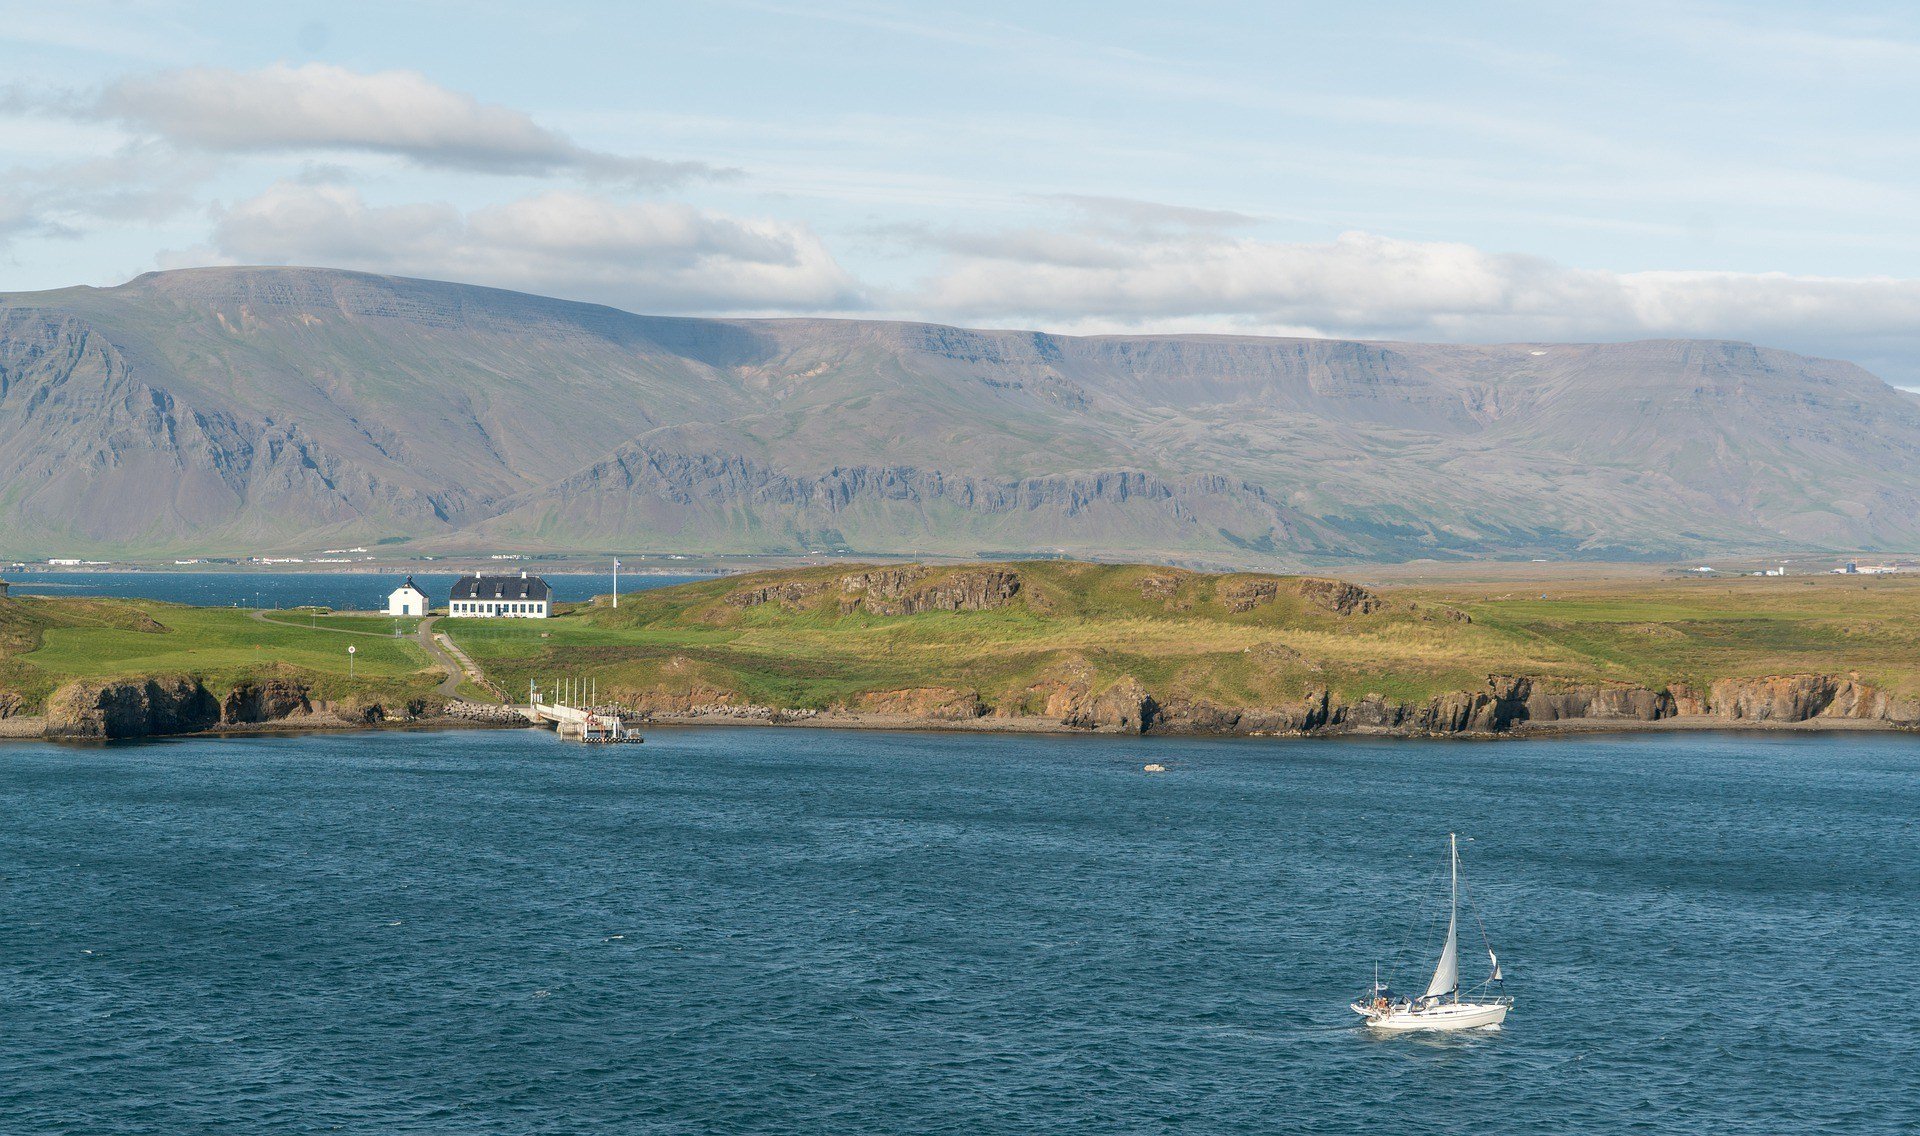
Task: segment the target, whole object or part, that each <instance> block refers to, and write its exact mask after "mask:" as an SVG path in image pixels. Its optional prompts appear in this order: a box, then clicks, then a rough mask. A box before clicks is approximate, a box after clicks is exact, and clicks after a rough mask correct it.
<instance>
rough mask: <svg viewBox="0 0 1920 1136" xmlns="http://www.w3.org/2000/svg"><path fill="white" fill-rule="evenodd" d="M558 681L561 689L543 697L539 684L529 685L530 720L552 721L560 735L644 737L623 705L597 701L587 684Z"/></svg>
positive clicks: (628, 739)
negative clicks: (631, 723) (628, 721)
mask: <svg viewBox="0 0 1920 1136" xmlns="http://www.w3.org/2000/svg"><path fill="white" fill-rule="evenodd" d="M555 685H556V687H557V690H558V693H555V694H549V695H546V696H545V697H542V695H541V692H540V691H539V689H538V688H535V687H533V686H531V685H529V687H528V690H527V708H526V710H525V711H524V713H525V714H526V716H527V720H528V721H530V722H535V723H540V724H548V725H551V726H553V728H554V729H555V731H557V732H558V733H559V734H560V736H561V737H563V738H568V737H570V738H577V739H579V740H580V741H583V742H639V741H641V740H643V739H642V738H641V737H640V735H639V734H638V733H636V732H634V730H633V728H632V727H631V726H630V725H628V723H627V720H626V711H625V710H624V709H623V708H621V707H619V706H612V705H607V704H604V703H597V701H596V700H595V699H594V697H593V695H592V693H591V692H590V689H591V688H587V687H585V684H583V683H577V682H562V683H557V684H555ZM583 696H584V697H583ZM580 703H584V704H580Z"/></svg>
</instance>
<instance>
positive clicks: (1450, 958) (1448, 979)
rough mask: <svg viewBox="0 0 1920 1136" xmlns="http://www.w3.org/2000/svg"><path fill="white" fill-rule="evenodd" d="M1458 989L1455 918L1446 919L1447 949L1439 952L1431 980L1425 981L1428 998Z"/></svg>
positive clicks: (1458, 962)
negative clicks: (1437, 964) (1438, 961)
mask: <svg viewBox="0 0 1920 1136" xmlns="http://www.w3.org/2000/svg"><path fill="white" fill-rule="evenodd" d="M1458 989H1460V940H1459V935H1458V933H1457V928H1456V926H1455V920H1453V919H1449V920H1447V949H1446V950H1443V951H1441V952H1440V965H1439V966H1436V967H1434V968H1433V981H1432V982H1429V983H1427V994H1426V996H1427V997H1429V998H1439V997H1442V996H1444V995H1447V994H1451V993H1453V992H1454V991H1455V990H1458Z"/></svg>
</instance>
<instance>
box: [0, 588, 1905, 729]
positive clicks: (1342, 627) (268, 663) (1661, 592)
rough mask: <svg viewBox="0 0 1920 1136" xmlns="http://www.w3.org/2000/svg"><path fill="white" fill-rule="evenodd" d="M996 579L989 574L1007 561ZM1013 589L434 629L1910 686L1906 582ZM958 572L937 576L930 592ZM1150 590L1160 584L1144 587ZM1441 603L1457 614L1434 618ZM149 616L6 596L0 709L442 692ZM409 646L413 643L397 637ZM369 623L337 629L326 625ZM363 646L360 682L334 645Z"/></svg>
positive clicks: (715, 673) (1091, 667)
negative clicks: (1367, 594) (137, 695)
mask: <svg viewBox="0 0 1920 1136" xmlns="http://www.w3.org/2000/svg"><path fill="white" fill-rule="evenodd" d="M1000 567H1004V566H1000ZM1013 567H1014V568H1015V569H1016V570H1017V571H1018V572H1019V573H1020V575H1021V578H1022V581H1023V588H1022V591H1021V592H1020V594H1019V595H1018V596H1016V597H1015V598H1014V600H1013V601H1012V602H1011V603H1009V604H1008V605H1006V606H1005V607H1002V608H999V609H997V610H991V611H962V612H930V613H925V614H920V615H912V616H885V615H875V614H870V613H867V612H865V611H857V612H855V613H853V614H841V612H840V610H839V604H838V589H837V588H835V587H829V588H828V589H827V591H826V592H825V593H824V594H822V595H819V596H816V597H813V598H812V599H809V600H807V601H805V602H803V603H801V604H799V605H796V606H783V605H782V604H779V603H766V604H762V605H759V606H755V607H748V608H741V607H738V606H735V605H732V604H729V603H727V602H726V600H725V597H726V596H728V595H729V594H731V593H735V592H739V591H741V590H743V589H745V588H748V587H752V586H755V585H758V584H763V583H766V582H768V581H770V580H771V581H780V582H806V581H818V582H824V583H829V584H830V583H832V582H833V581H836V580H838V578H839V577H841V576H842V575H845V574H846V573H847V571H848V569H847V568H846V567H844V566H843V567H833V568H820V569H806V570H801V571H797V572H780V573H767V574H762V575H759V576H753V577H733V578H728V579H719V580H712V581H705V582H701V583H695V584H688V585H683V586H680V587H676V588H667V589H661V590H658V591H650V592H645V593H640V594H637V595H631V596H627V597H625V598H623V600H622V603H621V607H620V609H619V610H618V611H614V610H612V609H610V608H608V607H606V606H604V605H591V606H589V605H582V606H578V607H571V608H569V607H565V606H563V608H562V614H561V615H560V616H559V617H558V618H555V619H551V620H546V621H524V622H523V621H499V622H490V621H479V620H472V621H465V620H450V621H446V622H443V623H442V624H441V626H442V627H443V628H445V629H448V630H450V631H452V632H453V633H454V635H455V636H456V638H457V639H458V641H459V642H460V644H461V645H462V646H463V647H465V648H466V649H467V650H468V651H469V652H470V653H471V654H472V655H473V656H474V658H475V659H476V660H477V661H478V662H479V663H480V664H481V665H482V666H483V667H484V668H485V669H486V670H487V672H488V674H489V675H490V676H492V677H493V678H494V679H495V680H497V681H499V682H500V683H501V684H502V685H503V686H505V687H506V688H507V689H508V690H509V691H513V692H515V693H516V694H517V693H519V692H521V691H524V690H525V689H526V685H527V682H528V680H529V679H532V678H537V679H539V680H541V681H542V683H543V684H544V683H545V682H547V681H549V680H551V679H553V678H556V677H561V676H567V677H574V678H587V677H591V678H593V679H594V680H596V682H597V684H598V687H599V690H600V692H601V693H602V694H603V695H605V696H611V697H617V698H636V697H637V696H639V695H641V694H643V693H649V692H654V693H659V692H665V693H669V694H674V693H678V694H686V695H693V696H697V700H698V699H704V698H705V697H708V696H712V695H722V694H724V695H730V696H732V697H733V698H734V699H735V700H736V701H744V702H753V703H759V704H764V705H776V706H782V707H790V708H800V707H828V706H833V705H837V704H848V703H852V702H856V701H858V700H859V699H860V697H861V696H863V695H871V694H874V693H876V692H888V691H898V690H912V689H916V688H928V687H937V688H948V689H953V690H960V691H978V692H979V694H980V695H981V697H982V698H983V699H984V700H985V701H986V702H987V703H988V704H989V705H991V706H994V707H995V708H1003V709H1007V710H1009V711H1025V712H1038V711H1039V710H1040V708H1041V705H1040V704H1041V702H1042V701H1043V700H1044V694H1043V693H1036V692H1035V691H1034V690H1033V688H1034V687H1036V686H1044V685H1045V684H1046V683H1047V682H1049V681H1050V680H1053V679H1058V678H1060V677H1062V676H1063V675H1066V674H1068V673H1070V672H1074V671H1078V672H1080V673H1082V674H1084V675H1086V676H1087V677H1088V678H1090V679H1091V682H1092V685H1093V686H1094V687H1095V688H1096V689H1098V688H1099V687H1101V686H1103V685H1105V684H1106V683H1108V682H1112V681H1115V680H1118V679H1120V678H1121V677H1123V676H1132V677H1134V678H1137V679H1139V680H1140V681H1141V682H1143V683H1144V684H1145V685H1146V686H1147V688H1148V689H1149V690H1150V691H1152V692H1153V693H1154V694H1155V695H1156V696H1157V697H1160V698H1162V699H1165V698H1168V697H1188V698H1200V699H1206V700H1209V701H1212V702H1215V703H1218V704H1221V705H1232V706H1281V705H1292V704H1294V703H1295V702H1296V701H1297V700H1298V699H1299V698H1300V696H1301V695H1303V694H1304V693H1305V692H1306V691H1308V690H1312V689H1319V688H1321V687H1325V688H1327V689H1330V690H1332V691H1333V692H1334V693H1335V694H1337V695H1340V696H1342V697H1344V698H1346V699H1348V700H1354V699H1358V698H1360V697H1362V696H1364V695H1366V694H1369V693H1375V694H1380V695H1384V696H1386V697H1388V698H1391V699H1396V700H1404V701H1418V700H1421V699H1425V698H1427V697H1429V696H1431V695H1434V694H1437V693H1442V692H1447V691H1455V690H1467V689H1477V688H1480V687H1481V686H1482V684H1483V683H1484V682H1485V679H1486V676H1487V675H1489V674H1495V673H1501V674H1516V673H1518V674H1530V675H1544V676H1556V677H1561V678H1566V679H1570V680H1583V681H1591V680H1613V681H1621V682H1631V683H1637V684H1641V685H1646V686H1652V687H1660V686H1663V685H1666V684H1669V683H1673V682H1688V683H1691V684H1693V685H1695V686H1704V685H1705V684H1707V683H1709V682H1711V681H1712V680H1713V679H1716V678H1727V677H1760V676H1765V675H1773V674H1795V673H1827V674H1844V673H1848V672H1857V673H1859V674H1860V676H1861V677H1862V678H1863V679H1865V680H1866V681H1868V682H1871V683H1873V684H1874V685H1876V686H1879V687H1882V688H1883V689H1885V690H1887V691H1889V692H1890V693H1894V694H1900V695H1913V694H1916V693H1920V650H1916V648H1915V644H1916V643H1920V580H1902V579H1897V578H1896V579H1872V580H1859V579H1854V580H1846V579H1842V578H1812V579H1805V578H1789V579H1785V580H1757V579H1738V580H1728V581H1692V580H1686V581H1680V580H1676V581H1672V582H1660V583H1622V584H1607V585H1598V584H1595V585H1569V584H1556V585H1551V586H1549V590H1548V591H1547V593H1546V598H1544V599H1543V598H1541V593H1540V588H1541V585H1538V584H1535V585H1532V586H1531V587H1528V586H1525V585H1521V586H1514V585H1499V586H1480V585H1449V586H1434V587H1420V588H1406V589H1394V590H1391V591H1387V592H1383V593H1382V595H1383V596H1384V598H1385V600H1386V604H1385V606H1384V608H1383V609H1382V610H1379V611H1376V612H1374V613H1372V614H1368V615H1349V616H1341V615H1338V614H1336V613H1334V612H1331V611H1327V610H1324V609H1322V608H1320V607H1317V606H1315V605H1314V604H1312V603H1310V602H1308V601H1306V600H1304V599H1302V598H1300V597H1299V596H1297V595H1294V594H1292V593H1291V592H1290V591H1289V590H1288V589H1287V588H1285V587H1283V588H1282V589H1281V594H1280V596H1279V598H1278V599H1276V600H1274V601H1272V602H1270V603H1267V604H1264V605H1262V606H1260V607H1257V608H1255V609H1254V610H1252V611H1248V612H1243V613H1234V612H1230V611H1228V610H1227V608H1226V606H1225V605H1224V604H1223V603H1222V602H1221V600H1220V598H1219V591H1220V589H1221V588H1222V587H1223V586H1232V584H1234V583H1235V582H1244V581H1247V580H1252V579H1257V577H1248V576H1238V577H1219V576H1204V575H1196V574H1189V573H1179V572H1174V571H1172V570H1169V569H1161V568H1148V567H1140V566H1095V565H1086V564H1074V563H1065V562H1043V563H1030V564H1021V565H1017V566H1013ZM960 571H964V569H960V568H950V569H949V568H943V569H936V570H934V572H933V574H932V575H931V576H930V577H929V580H930V581H937V580H939V579H941V578H943V577H946V576H950V575H952V574H955V573H957V572H960ZM1150 577H1160V578H1170V579H1173V580H1176V581H1177V585H1176V587H1175V590H1174V593H1173V595H1172V596H1170V597H1157V596H1149V595H1148V594H1146V593H1145V592H1143V590H1142V587H1141V584H1142V582H1143V581H1144V580H1147V579H1148V578H1150ZM1447 610H1453V611H1458V612H1463V613H1467V614H1469V615H1471V617H1472V620H1473V622H1472V623H1470V624H1468V623H1462V622H1459V621H1457V620H1453V619H1449V618H1446V617H1445V615H1444V612H1445V611H1447ZM272 618H274V619H276V620H284V621H286V622H284V623H273V624H263V623H261V622H258V621H255V620H253V619H251V618H250V617H249V616H248V614H247V613H246V612H240V611H234V610H232V609H229V608H190V607H178V606H174V605H170V604H162V603H157V602H152V601H143V600H110V599H67V598H61V599H50V598H38V597H30V598H26V599H19V600H13V601H0V695H4V694H6V693H8V692H12V693H13V694H16V695H18V696H19V697H20V699H21V701H23V702H24V703H25V704H26V705H27V706H29V707H32V706H37V705H39V704H40V703H41V702H42V701H43V700H44V699H45V697H46V695H47V694H48V693H49V692H50V691H51V690H52V689H53V688H54V687H55V686H57V685H58V684H60V683H62V682H65V681H68V680H70V679H74V678H113V677H123V676H124V677H131V676H148V675H169V674H194V675H198V676H201V677H202V678H203V679H204V680H205V681H206V682H207V684H208V685H209V687H211V688H212V689H213V690H214V691H215V692H216V693H222V692H224V691H225V690H226V689H228V688H230V687H231V686H232V684H233V683H235V682H237V681H239V680H241V679H244V678H260V677H269V676H282V677H296V678H299V679H301V680H303V681H306V682H308V683H309V684H310V685H311V687H312V689H313V691H314V693H315V695H316V697H321V698H345V697H356V696H358V697H380V698H388V699H391V698H396V697H399V696H402V695H405V696H408V697H412V696H419V695H425V694H427V693H429V692H430V691H431V690H432V688H433V686H434V684H435V682H436V681H437V679H438V674H437V672H436V671H434V670H433V669H432V668H431V664H430V662H429V660H428V659H427V658H426V657H425V655H424V654H423V653H422V652H421V651H420V649H419V647H418V646H417V645H416V644H415V642H414V641H413V640H412V639H411V638H403V639H395V638H392V637H391V636H390V634H384V633H387V632H390V631H391V628H392V623H393V621H391V620H386V619H374V620H369V619H364V618H358V617H349V616H332V617H329V616H319V617H318V619H317V623H318V627H317V628H309V627H308V626H307V623H308V617H307V616H306V615H305V614H304V613H296V612H280V613H273V615H272ZM407 630H411V628H410V627H409V628H407ZM348 631H352V632H367V631H371V632H375V634H345V633H343V632H348ZM348 643H352V644H354V645H355V646H357V647H358V648H359V653H358V656H357V659H356V664H355V669H356V674H357V679H356V680H354V681H352V682H349V680H348V679H347V677H346V654H345V648H346V645H347V644H348Z"/></svg>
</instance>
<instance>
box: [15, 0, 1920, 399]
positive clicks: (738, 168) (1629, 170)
mask: <svg viewBox="0 0 1920 1136" xmlns="http://www.w3.org/2000/svg"><path fill="white" fill-rule="evenodd" d="M1916 106H1920V8H1916V7H1914V6H1912V5H1904V4H1882V5H1869V4H1824V5H1819V6H1815V5H1806V4H1782V5H1769V4H1758V3H1755V4H1741V5H1730V4H1706V3H1686V2H1678V3H1675V2H1667V3H1645V4H1642V3H1636V2H1633V0H1619V2H1615V3H1608V4H1590V5H1572V4H1543V3H1522V4H1510V5H1509V4H1498V3H1486V4H1474V5H1434V4H1427V3H1405V4H1393V3H1374V4H1369V3H1355V4H1349V5H1328V4H1324V3H1313V4H1289V3H1255V4H1232V3H1207V2H1204V0H1202V2H1190V3H1186V4H1181V5H1169V4H1145V3H1128V2H1120V0H1110V2H1108V3H1098V4H1078V3H1053V4H1033V3H1026V4H1014V3H967V4H946V5H940V4H933V3H919V4H906V3H889V2H881V0H865V2H846V0H828V2H822V3H799V2H788V0H734V2H716V3H706V4H702V3H691V2H681V3H604V4H603V3H542V4H527V3H524V2H515V3H494V2H490V0H461V2H459V3H453V2H445V3H442V2H421V3H413V4H396V3H385V4H355V3H342V2H331V3H325V4H303V3H298V2H278V3H274V4H260V3H257V2H253V3H246V4H223V3H206V4H177V3H167V2H163V0H119V2H111V3H109V2H101V0H60V2H58V3H55V2H52V0H43V2H40V3H31V4H28V3H17V2H13V0H0V171H4V173H3V175H0V291H23V290H35V289H45V288H58V287H65V286H69V285H73V284H90V285H96V286H105V285H111V284H116V283H120V282H122V281H125V280H127V279H129V278H131V277H132V276H135V275H137V274H139V273H141V272H145V271H150V270H153V269H156V268H178V267H189V266H197V265H215V264H306V265H322V266H331V267H342V268H355V269H364V270H369V271H376V272H389V273H396V274H400V275H411V276H424V277H432V278H438V279H450V280H460V281H465V282H469V283H476V284H488V285H495V286H499V287H507V288H517V289H522V290H526V291H533V292H539V293H543V294H547V295H555V296H562V297H566V298H569V299H579V300H590V301H595V302H600V303H607V304H613V305H615V306H618V307H622V308H627V309H630V310H635V311H643V312H655V313H687V314H755V315H788V314H809V315H836V316H861V317H885V318H908V319H928V320H936V321H941V322H949V323H960V324H967V325H975V326H995V327H1009V326H1014V327H1034V328H1044V329H1047V330H1054V331H1062V332H1071V333H1102V332H1130V331H1179V332H1223V333H1241V334H1282V335H1319V336H1343V337H1346V336H1351V337H1366V338H1390V339H1419V340H1443V341H1459V342H1478V341H1513V340H1568V339H1578V340H1618V339H1636V338H1668V337H1681V336H1697V337H1711V338H1736V339H1746V340H1752V341H1755V342H1759V343H1762V344H1766V345H1771V346H1777V347H1785V348H1790V349H1793V350H1798V351H1804V352H1807V353H1810V354H1817V355H1823V356H1830V357H1836V358H1843V359H1849V360H1852V361H1854V362H1857V363H1860V364H1862V365H1863V366H1866V367H1868V368H1870V369H1872V370H1874V371H1875V372H1876V373H1878V374H1880V375H1882V376H1883V377H1885V378H1887V379H1888V380H1889V381H1891V382H1894V383H1896V384H1898V385H1902V386H1909V387H1920V268H1917V267H1916V263H1917V258H1920V121H1916V116H1915V114H1914V111H1913V108H1914V107H1916Z"/></svg>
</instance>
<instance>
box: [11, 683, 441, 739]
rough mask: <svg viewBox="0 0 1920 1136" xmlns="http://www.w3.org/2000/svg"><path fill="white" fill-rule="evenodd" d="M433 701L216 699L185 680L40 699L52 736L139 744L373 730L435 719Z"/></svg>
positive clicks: (299, 687) (262, 691) (250, 688)
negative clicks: (223, 735)
mask: <svg viewBox="0 0 1920 1136" xmlns="http://www.w3.org/2000/svg"><path fill="white" fill-rule="evenodd" d="M441 712H442V708H441V706H440V704H439V703H438V702H437V701H435V700H428V699H411V700H408V701H406V702H402V703H395V704H389V703H387V702H383V701H381V700H379V699H375V698H350V699H342V700H340V701H336V702H328V701H321V700H317V699H314V698H313V697H312V692H311V691H310V690H309V689H308V688H307V686H306V685H305V684H304V683H301V682H298V681H297V680H293V679H287V678H269V679H248V680H243V681H242V682H240V683H239V684H237V685H236V686H235V687H234V688H233V689H232V690H230V691H228V692H227V694H226V696H225V697H224V698H222V697H216V696H215V695H214V694H213V692H212V691H210V690H208V689H207V687H206V685H205V684H204V683H202V682H201V681H200V680H198V679H195V678H190V677H168V678H150V679H124V680H116V681H93V680H87V681H79V682H70V683H67V684H66V685H65V686H62V687H60V688H59V689H58V690H55V691H54V692H53V694H52V695H51V696H50V697H49V698H48V699H47V708H46V713H45V727H44V731H43V732H44V733H45V735H46V736H47V737H52V738H101V739H109V740H110V739H115V738H144V737H159V736H163V735H167V734H196V733H206V732H208V731H214V730H228V729H234V730H238V729H245V728H247V727H250V726H263V725H302V726H313V727H320V728H324V727H328V726H361V725H380V724H383V723H387V722H413V721H420V720H424V719H431V718H436V717H439V716H440V714H441Z"/></svg>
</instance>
